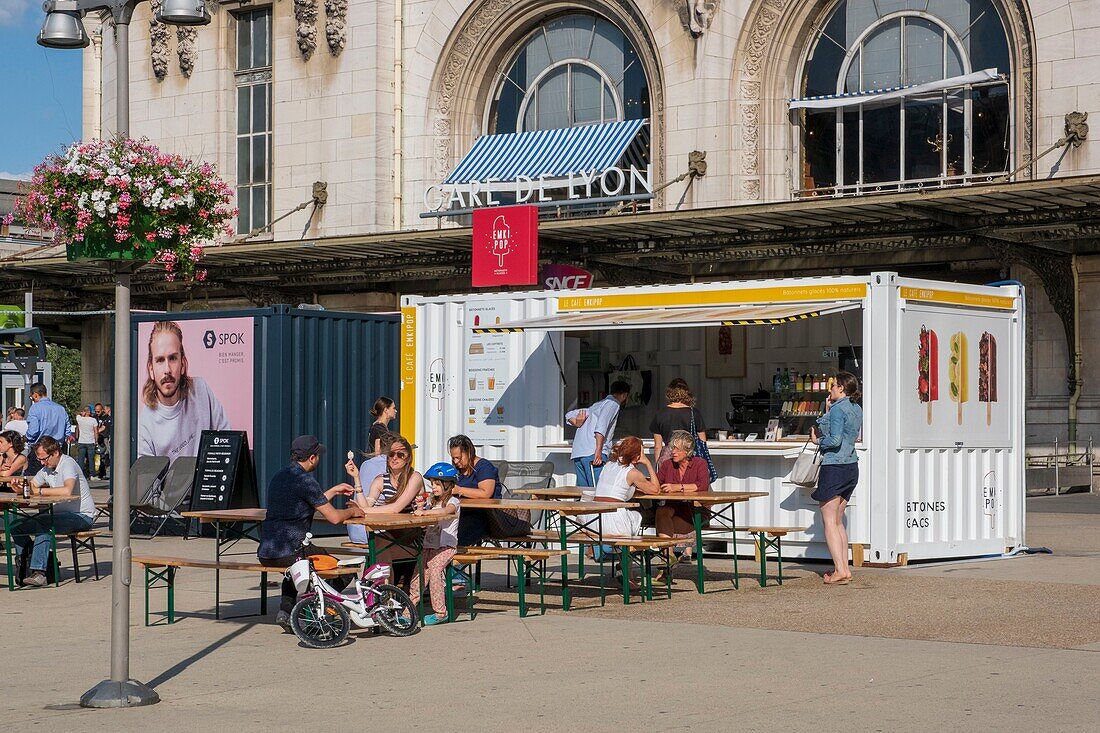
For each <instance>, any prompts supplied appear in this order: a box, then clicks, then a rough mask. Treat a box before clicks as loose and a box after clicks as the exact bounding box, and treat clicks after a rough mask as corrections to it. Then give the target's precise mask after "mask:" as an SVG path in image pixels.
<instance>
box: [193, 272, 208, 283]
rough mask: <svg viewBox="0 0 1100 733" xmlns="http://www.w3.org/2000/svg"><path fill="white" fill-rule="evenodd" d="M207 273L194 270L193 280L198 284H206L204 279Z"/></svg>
mask: <svg viewBox="0 0 1100 733" xmlns="http://www.w3.org/2000/svg"><path fill="white" fill-rule="evenodd" d="M208 275H209V273H208V272H207V271H206V270H195V279H196V280H198V281H199V282H200V283H204V282H206V278H207V276H208Z"/></svg>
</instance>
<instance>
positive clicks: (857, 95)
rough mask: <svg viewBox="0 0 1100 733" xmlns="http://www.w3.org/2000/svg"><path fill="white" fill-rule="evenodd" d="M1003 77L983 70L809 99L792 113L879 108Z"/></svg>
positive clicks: (801, 101)
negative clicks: (934, 79) (897, 85)
mask: <svg viewBox="0 0 1100 733" xmlns="http://www.w3.org/2000/svg"><path fill="white" fill-rule="evenodd" d="M1000 78H1001V76H1000V74H998V73H997V70H996V69H983V70H981V71H975V72H974V73H972V74H964V75H963V76H953V77H951V78H949V79H940V80H939V81H930V82H927V83H925V84H910V85H908V86H903V87H890V88H888V89H870V90H868V91H864V92H847V93H844V94H828V95H825V96H822V97H805V98H803V99H792V100H791V102H790V105H791V109H792V110H795V109H838V108H840V107H855V106H856V105H859V104H877V103H880V102H889V101H891V100H894V99H902V98H904V97H919V96H920V95H922V94H930V93H932V92H939V91H943V90H944V89H953V88H955V87H963V86H966V85H967V84H980V83H982V82H988V81H997V80H998V79H1000Z"/></svg>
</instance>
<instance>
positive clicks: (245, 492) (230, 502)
mask: <svg viewBox="0 0 1100 733" xmlns="http://www.w3.org/2000/svg"><path fill="white" fill-rule="evenodd" d="M256 498H257V492H256V481H255V474H254V472H253V471H252V458H251V455H250V453H249V450H248V437H247V435H246V433H245V432H244V431H243V430H204V431H203V432H202V437H201V438H200V440H199V458H198V464H197V465H196V466H195V484H194V490H193V491H192V492H191V511H213V510H219V509H240V508H244V507H247V506H255V505H256Z"/></svg>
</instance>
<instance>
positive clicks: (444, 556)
mask: <svg viewBox="0 0 1100 733" xmlns="http://www.w3.org/2000/svg"><path fill="white" fill-rule="evenodd" d="M424 477H425V478H426V479H428V480H429V481H430V482H431V495H430V496H429V497H428V498H427V500H424V498H423V497H420V498H418V500H417V501H418V508H417V509H416V511H414V512H413V514H416V515H417V516H422V515H425V514H427V515H432V516H434V515H437V514H438V515H439V522H438V523H436V524H433V525H432V526H430V527H428V529H427V531H426V532H425V533H424V582H426V583H427V584H428V592H429V594H430V596H431V599H432V610H433V611H435V613H431V614H428V615H427V616H425V617H424V625H425V626H433V625H435V624H441V623H444V622H446V621H447V620H448V619H447V596H446V590H447V586H446V583H447V566H448V565H450V564H451V559H452V558H453V557H454V556H455V552H456V551H457V550H458V518H459V512H460V510H461V504H460V503H459V501H458V497H457V496H454V495H453V492H454V488H455V483H456V482H457V481H458V471H457V470H456V469H455V467H454V466H452V465H451V464H449V463H437V464H435V465H434V466H432V467H431V468H429V469H428V470H427V471H425V472H424ZM409 595H410V597H411V598H412V599H413V602H414V603H415V602H417V601H419V599H420V576H419V575H414V576H413V578H412V581H411V582H410V583H409Z"/></svg>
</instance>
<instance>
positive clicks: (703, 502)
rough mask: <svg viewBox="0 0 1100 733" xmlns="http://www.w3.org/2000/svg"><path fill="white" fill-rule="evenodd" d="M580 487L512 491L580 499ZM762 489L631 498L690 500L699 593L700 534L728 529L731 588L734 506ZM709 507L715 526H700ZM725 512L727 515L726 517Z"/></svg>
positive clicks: (736, 581) (735, 575)
mask: <svg viewBox="0 0 1100 733" xmlns="http://www.w3.org/2000/svg"><path fill="white" fill-rule="evenodd" d="M583 491H584V489H583V488H582V487H580V486H556V487H551V488H546V489H520V490H518V491H517V492H515V493H523V494H526V495H528V496H534V497H540V498H543V499H559V500H560V499H580V498H581V494H582V492H583ZM768 495H769V494H768V492H766V491H696V492H690V491H689V492H682V493H681V492H676V493H660V494H643V493H641V492H635V493H634V497H633V501H635V502H639V501H647V502H649V501H666V502H667V501H690V502H692V508H693V509H694V511H693V512H692V514H693V518H694V525H695V571H696V572H695V588H696V590H698V591H699V592H700V593H702V592H703V591H704V589H703V578H704V567H703V534H704V533H705V532H708V531H722V532H725V531H729V532H730V536H731V537H733V585H734V587H735V588H737V587H740V580H739V577H738V567H737V516H736V505H737V504H740V503H742V502H746V501H749V500H750V499H756V498H759V497H762V496H768ZM562 503H567V504H569V505H572V504H579V503H581V502H579V501H578V502H562ZM723 506H725V507H727V508H726V509H724V510H723V509H716V508H715V507H723ZM704 508H706V509H709V510H710V511H711V517H712V522H713V521H717V523H718V525H719V526H718V527H717V528H714V527H704V526H703V511H702V510H703V509H704ZM727 512H728V516H727Z"/></svg>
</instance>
